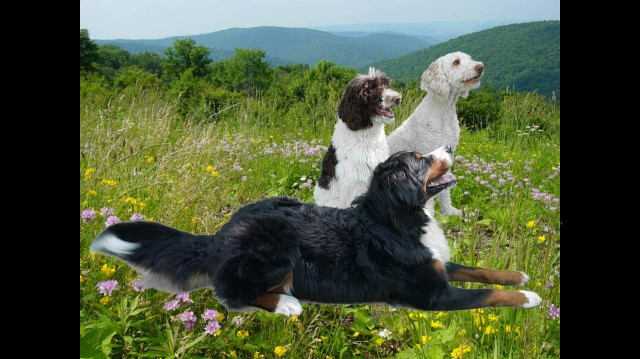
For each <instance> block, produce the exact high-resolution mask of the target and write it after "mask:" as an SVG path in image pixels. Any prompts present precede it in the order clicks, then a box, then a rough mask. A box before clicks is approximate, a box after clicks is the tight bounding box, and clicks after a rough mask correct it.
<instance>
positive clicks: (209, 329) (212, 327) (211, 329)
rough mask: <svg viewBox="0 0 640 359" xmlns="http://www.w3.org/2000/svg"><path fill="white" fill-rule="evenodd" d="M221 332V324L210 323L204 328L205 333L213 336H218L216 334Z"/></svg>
mask: <svg viewBox="0 0 640 359" xmlns="http://www.w3.org/2000/svg"><path fill="white" fill-rule="evenodd" d="M218 330H220V323H218V322H216V321H215V320H214V321H210V322H208V323H207V325H205V326H204V332H205V333H206V334H213V335H216V332H217V331H218Z"/></svg>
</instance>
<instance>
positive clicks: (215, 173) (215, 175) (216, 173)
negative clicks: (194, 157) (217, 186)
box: [211, 171, 220, 178]
mask: <svg viewBox="0 0 640 359" xmlns="http://www.w3.org/2000/svg"><path fill="white" fill-rule="evenodd" d="M211 177H213V178H218V177H220V173H219V172H218V171H213V172H211Z"/></svg>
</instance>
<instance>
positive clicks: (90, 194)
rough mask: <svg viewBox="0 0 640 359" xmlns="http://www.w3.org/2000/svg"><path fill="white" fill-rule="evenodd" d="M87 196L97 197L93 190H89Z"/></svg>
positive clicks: (96, 192)
mask: <svg viewBox="0 0 640 359" xmlns="http://www.w3.org/2000/svg"><path fill="white" fill-rule="evenodd" d="M87 194H88V195H89V196H97V195H98V191H96V190H94V189H90V190H89V191H88V192H87Z"/></svg>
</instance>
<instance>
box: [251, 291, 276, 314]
mask: <svg viewBox="0 0 640 359" xmlns="http://www.w3.org/2000/svg"><path fill="white" fill-rule="evenodd" d="M278 303H280V294H275V293H267V294H265V295H261V296H259V297H258V298H256V299H254V300H252V301H250V302H249V304H251V305H252V306H254V307H258V308H262V309H266V310H268V311H271V312H273V311H275V310H276V308H277V307H278Z"/></svg>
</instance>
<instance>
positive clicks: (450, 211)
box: [440, 207, 462, 216]
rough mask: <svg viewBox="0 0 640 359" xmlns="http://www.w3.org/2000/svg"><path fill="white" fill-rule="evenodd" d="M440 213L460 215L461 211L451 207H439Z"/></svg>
mask: <svg viewBox="0 0 640 359" xmlns="http://www.w3.org/2000/svg"><path fill="white" fill-rule="evenodd" d="M440 213H442V214H444V215H445V216H462V212H461V211H460V210H459V209H457V208H453V207H449V208H441V209H440Z"/></svg>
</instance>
